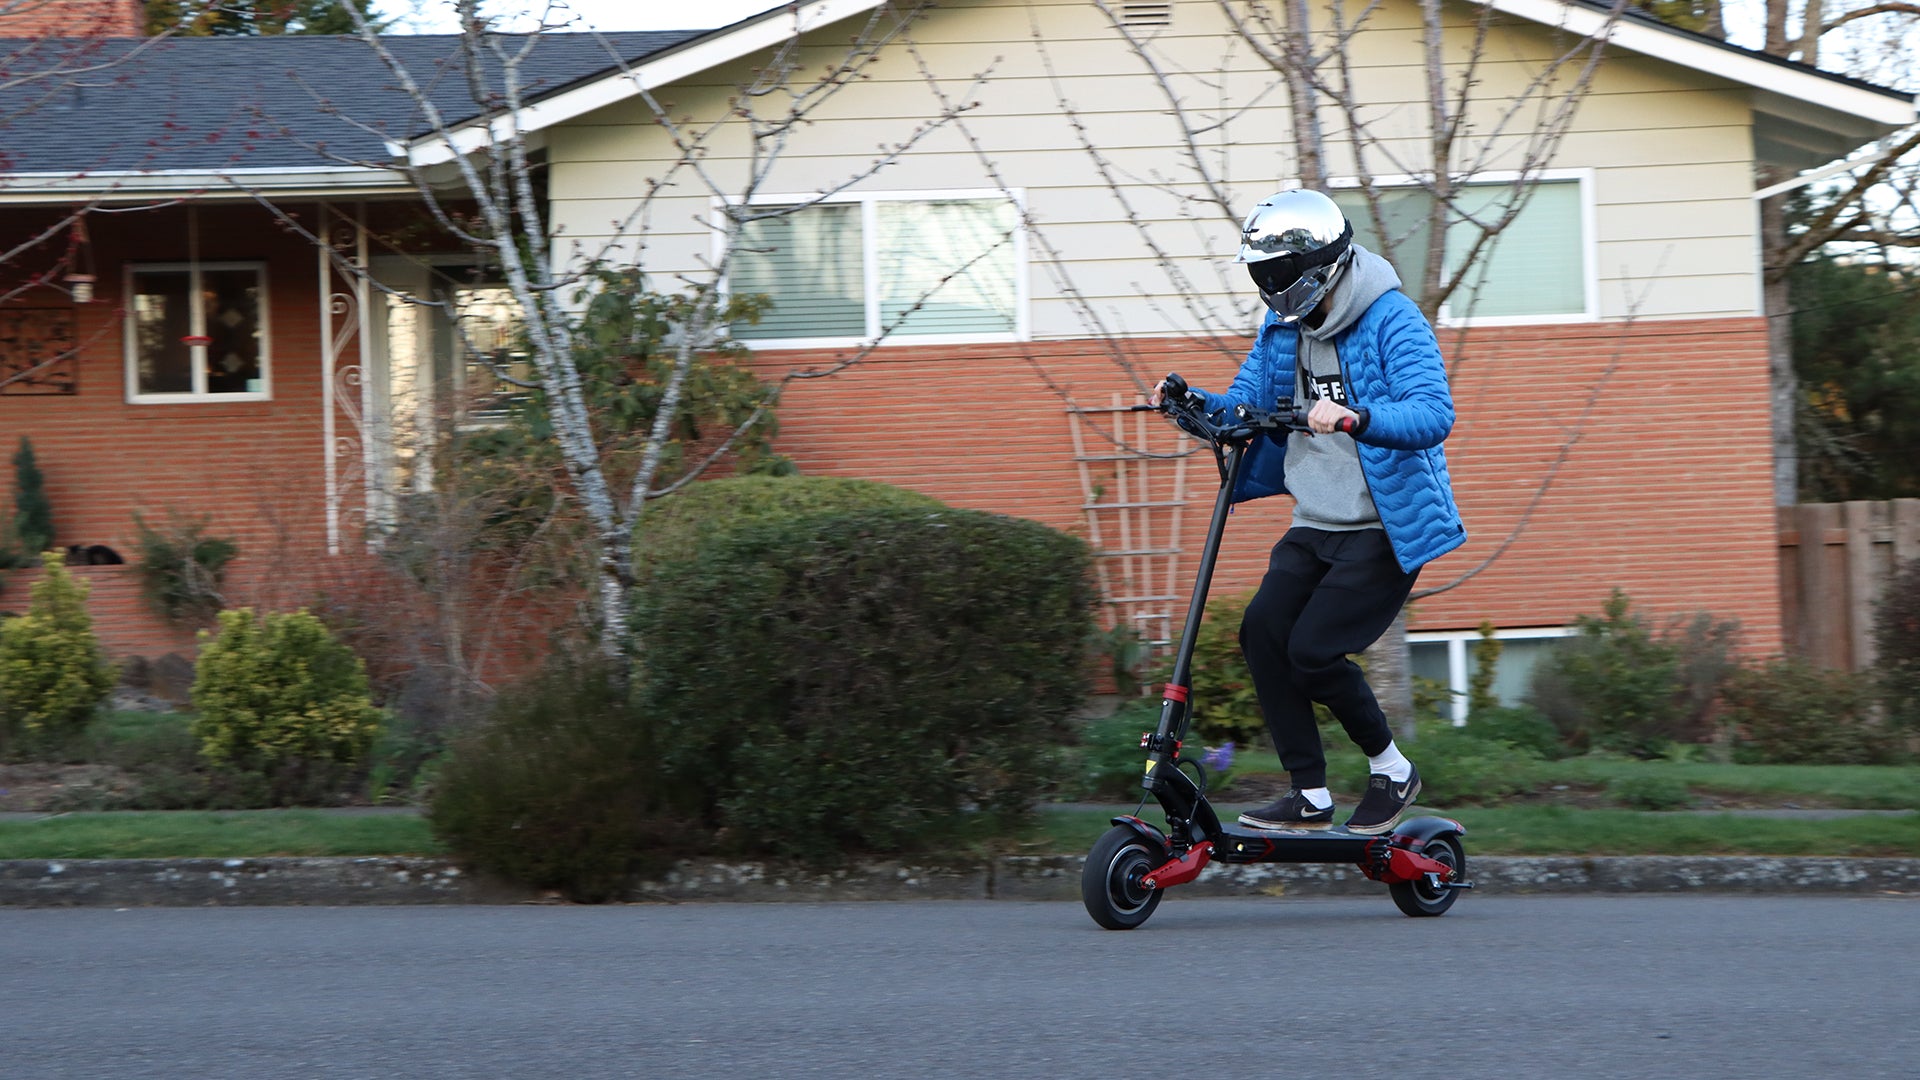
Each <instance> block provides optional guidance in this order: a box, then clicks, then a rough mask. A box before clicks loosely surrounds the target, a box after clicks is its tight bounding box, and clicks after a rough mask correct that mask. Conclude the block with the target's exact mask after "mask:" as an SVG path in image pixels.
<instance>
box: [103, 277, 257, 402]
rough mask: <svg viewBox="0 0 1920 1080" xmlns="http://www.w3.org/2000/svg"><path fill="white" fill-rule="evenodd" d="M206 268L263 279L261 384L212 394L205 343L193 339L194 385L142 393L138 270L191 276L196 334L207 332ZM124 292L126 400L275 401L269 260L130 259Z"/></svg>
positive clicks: (192, 326)
mask: <svg viewBox="0 0 1920 1080" xmlns="http://www.w3.org/2000/svg"><path fill="white" fill-rule="evenodd" d="M208 270H251V271H253V273H254V276H255V278H256V279H257V280H258V281H259V283H260V284H259V296H260V310H259V322H260V389H259V390H257V391H252V390H249V391H242V392H241V393H237V394H214V393H209V392H208V391H207V347H206V346H205V345H189V346H188V347H187V355H188V358H189V363H190V364H191V366H192V372H191V374H192V377H193V389H192V390H189V391H186V392H185V393H178V392H175V393H165V394H143V393H141V392H140V341H139V329H138V313H137V312H135V311H134V305H133V278H134V275H135V274H138V273H180V272H182V271H185V272H186V274H187V275H188V277H187V296H188V298H189V300H190V307H189V311H188V328H189V330H190V332H191V333H192V334H193V335H194V336H196V337H204V336H205V335H206V332H207V312H206V306H205V305H204V304H203V303H202V302H201V296H202V295H203V292H204V290H203V288H202V286H201V283H200V275H201V274H202V273H204V272H206V271H208ZM122 275H123V276H122V279H121V293H120V295H121V296H124V297H126V298H127V299H126V312H125V314H124V315H123V316H122V323H121V328H122V329H121V359H122V367H123V368H124V370H125V378H126V395H127V401H128V403H130V404H134V405H171V404H181V403H186V404H195V405H206V404H213V403H223V402H229V401H271V400H273V344H272V343H273V321H272V308H273V304H272V296H273V294H272V292H271V289H270V287H269V284H268V280H267V264H266V262H265V261H263V260H259V259H244V260H235V261H226V262H199V261H188V262H137V263H136V262H130V263H127V264H126V266H125V267H123V269H122Z"/></svg>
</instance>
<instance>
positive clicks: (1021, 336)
mask: <svg viewBox="0 0 1920 1080" xmlns="http://www.w3.org/2000/svg"><path fill="white" fill-rule="evenodd" d="M969 199H971V200H986V199H1004V200H1006V201H1008V202H1011V203H1012V204H1013V213H1014V228H1013V292H1014V297H1013V332H1012V333H997V334H889V335H887V336H886V338H885V339H884V340H879V341H878V344H879V345H880V346H881V347H887V346H910V345H980V344H994V343H1001V342H1009V341H1026V340H1029V336H1030V334H1031V333H1032V321H1031V313H1030V308H1031V306H1032V288H1031V284H1030V281H1029V273H1028V270H1029V268H1028V265H1027V226H1026V220H1027V199H1026V191H1025V189H1023V188H1011V189H1008V188H937V189H933V190H929V191H855V192H844V193H841V194H836V195H831V196H828V197H827V198H824V199H823V198H821V197H820V196H819V194H818V193H813V194H786V195H780V194H774V195H755V196H754V197H753V198H752V199H751V200H742V199H739V198H737V197H730V198H727V199H724V200H722V199H715V200H714V202H713V223H714V228H713V260H714V265H716V266H717V265H719V264H720V262H721V260H722V259H724V258H725V256H726V250H727V240H728V237H729V235H730V233H729V231H728V228H727V215H726V213H725V208H726V207H727V206H738V205H742V204H743V203H744V205H748V206H803V207H804V206H814V205H822V206H824V205H845V204H848V203H854V204H858V205H859V206H860V252H861V259H862V265H861V268H860V270H861V281H862V283H863V284H864V286H865V291H866V314H867V333H866V334H864V335H861V336H859V337H803V338H752V339H748V338H739V339H736V340H737V341H738V342H739V344H742V345H745V346H747V347H748V348H749V349H755V350H758V349H835V348H857V347H862V346H867V345H872V344H875V342H876V339H878V338H879V333H880V325H879V323H880V294H879V292H878V291H877V289H876V286H877V284H878V279H879V274H878V272H877V270H878V260H879V253H878V252H877V251H875V250H874V246H873V238H874V236H875V235H876V230H875V228H874V226H875V217H874V214H875V210H874V208H875V207H876V206H877V205H878V204H880V203H883V202H950V201H956V200H969ZM720 291H721V295H722V296H731V295H732V282H730V281H723V282H721V286H720Z"/></svg>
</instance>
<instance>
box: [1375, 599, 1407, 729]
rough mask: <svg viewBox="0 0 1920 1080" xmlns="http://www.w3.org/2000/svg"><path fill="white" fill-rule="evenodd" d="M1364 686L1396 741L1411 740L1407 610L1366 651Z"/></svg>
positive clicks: (1401, 611)
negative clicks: (1369, 688) (1376, 701)
mask: <svg viewBox="0 0 1920 1080" xmlns="http://www.w3.org/2000/svg"><path fill="white" fill-rule="evenodd" d="M1365 660H1366V667H1367V684H1368V685H1369V686H1372V687H1373V696H1374V697H1375V698H1377V699H1379V701H1380V708H1381V709H1382V710H1383V711H1385V712H1386V714H1387V723H1388V724H1389V725H1391V726H1392V728H1393V737H1394V740H1395V741H1396V742H1412V741H1413V660H1412V654H1411V652H1410V651H1409V650H1408V648H1407V609H1406V608H1405V607H1402V608H1401V609H1400V614H1398V615H1396V616H1394V618H1393V625H1392V626H1389V627H1388V628H1387V632H1386V633H1384V634H1382V635H1380V640H1379V641H1376V642H1374V643H1373V647H1372V648H1370V649H1368V650H1367V651H1366V655H1365Z"/></svg>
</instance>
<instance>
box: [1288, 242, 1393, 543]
mask: <svg viewBox="0 0 1920 1080" xmlns="http://www.w3.org/2000/svg"><path fill="white" fill-rule="evenodd" d="M1399 287H1400V275H1399V274H1396V273H1394V270H1393V266H1392V264H1390V263H1388V262H1387V260H1385V259H1383V258H1381V257H1380V256H1378V255H1375V254H1374V253H1373V252H1371V251H1368V250H1367V249H1366V248H1363V247H1361V246H1360V245H1359V244H1355V245H1353V260H1352V262H1350V263H1349V264H1348V265H1347V269H1346V272H1345V273H1343V274H1341V275H1340V280H1339V281H1338V282H1336V283H1335V284H1334V286H1333V290H1332V291H1331V292H1329V293H1328V294H1327V298H1326V299H1325V300H1324V301H1322V302H1321V303H1322V306H1323V307H1325V308H1326V310H1327V317H1326V319H1325V320H1324V321H1323V322H1321V324H1320V325H1319V326H1318V327H1314V328H1311V329H1310V328H1308V327H1307V324H1306V323H1305V321H1302V322H1301V323H1300V324H1299V326H1300V352H1299V355H1300V356H1301V357H1302V358H1303V361H1304V362H1303V363H1302V364H1301V370H1300V371H1299V372H1297V373H1296V374H1295V376H1294V388H1293V398H1294V402H1295V404H1297V405H1298V406H1299V407H1300V408H1302V409H1307V408H1311V407H1312V406H1313V403H1314V402H1315V401H1316V400H1318V399H1320V398H1322V397H1331V398H1333V400H1334V401H1335V402H1336V403H1337V404H1341V405H1347V404H1348V402H1347V400H1346V380H1345V378H1344V377H1343V376H1342V375H1341V372H1340V357H1339V353H1338V351H1337V350H1336V349H1335V348H1334V344H1333V339H1334V337H1335V336H1336V335H1338V334H1339V333H1340V331H1342V330H1345V329H1346V328H1347V327H1349V326H1351V325H1353V323H1354V321H1355V320H1357V319H1359V318H1360V316H1361V315H1362V314H1363V313H1364V312H1365V311H1366V310H1367V308H1368V307H1369V306H1371V305H1372V303H1373V302H1374V301H1375V300H1378V299H1380V297H1381V296H1384V295H1385V294H1387V293H1389V292H1392V291H1393V290H1394V289H1397V288H1399ZM1349 407H1351V406H1349ZM1287 491H1288V493H1289V494H1291V495H1292V496H1293V498H1294V507H1293V523H1294V524H1295V525H1304V526H1306V527H1308V528H1312V529H1327V530H1330V531H1344V530H1352V529H1377V528H1379V527H1380V515H1379V513H1378V512H1377V511H1375V510H1374V508H1373V494H1372V492H1370V491H1368V490H1367V480H1366V477H1365V476H1363V475H1362V474H1361V472H1360V454H1359V452H1358V451H1357V450H1355V449H1354V446H1353V436H1351V435H1346V434H1342V433H1340V432H1335V433H1333V434H1331V435H1310V434H1308V433H1306V432H1304V431H1296V432H1294V433H1292V434H1290V435H1288V436H1287Z"/></svg>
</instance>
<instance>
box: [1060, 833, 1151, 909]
mask: <svg viewBox="0 0 1920 1080" xmlns="http://www.w3.org/2000/svg"><path fill="white" fill-rule="evenodd" d="M1166 861H1167V853H1166V852H1165V851H1164V850H1162V849H1161V847H1160V845H1158V844H1155V843H1152V842H1151V841H1149V840H1147V838H1146V837H1144V836H1141V835H1140V834H1139V833H1138V832H1135V831H1134V830H1132V829H1130V828H1128V827H1126V826H1125V825H1115V826H1114V827H1113V828H1111V829H1108V830H1107V832H1106V835H1104V836H1102V837H1101V838H1100V839H1099V840H1098V841H1096V842H1095V843H1094V845H1093V850H1092V851H1090V852H1088V853H1087V865H1086V867H1085V868H1084V869H1082V870H1081V871H1080V899H1081V901H1082V902H1084V903H1085V904H1086V905H1087V914H1089V915H1091V916H1093V921H1094V922H1097V923H1099V924H1100V925H1101V926H1104V927H1106V928H1107V929H1109V930H1131V929H1133V928H1134V927H1136V926H1139V925H1140V924H1141V923H1143V922H1146V921H1147V916H1149V915H1152V914H1153V909H1154V908H1157V907H1159V906H1160V890H1158V889H1149V888H1147V887H1146V886H1145V885H1143V884H1141V881H1142V880H1143V879H1144V878H1145V877H1146V876H1147V875H1148V874H1150V873H1152V872H1153V868H1154V867H1156V866H1159V865H1160V864H1161V863H1163V862H1166Z"/></svg>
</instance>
